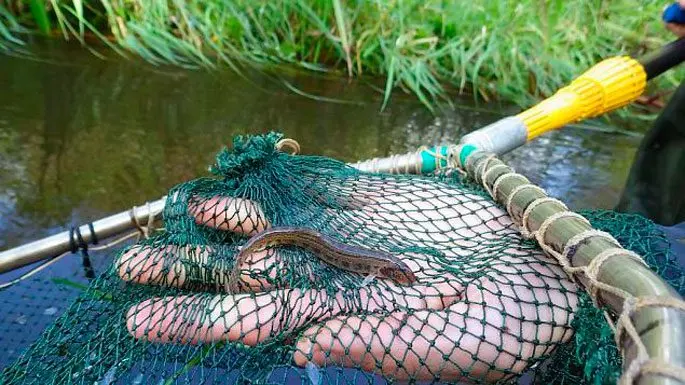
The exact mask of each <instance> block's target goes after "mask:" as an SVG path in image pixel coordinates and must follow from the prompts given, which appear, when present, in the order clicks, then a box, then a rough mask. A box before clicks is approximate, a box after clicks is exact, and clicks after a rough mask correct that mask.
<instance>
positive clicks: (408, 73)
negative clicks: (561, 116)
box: [0, 0, 674, 106]
mask: <svg viewBox="0 0 685 385" xmlns="http://www.w3.org/2000/svg"><path fill="white" fill-rule="evenodd" d="M44 1H45V4H47V13H48V16H49V19H48V20H47V21H40V20H37V18H36V19H31V18H29V17H27V16H26V13H27V12H28V11H29V10H28V9H12V10H11V11H12V13H13V14H14V15H15V17H17V18H18V19H20V20H21V21H22V24H24V25H26V26H30V27H32V28H34V29H36V30H40V29H42V28H43V26H44V25H45V23H46V22H47V23H50V21H52V22H53V24H54V25H56V27H54V28H56V29H57V30H58V31H59V34H60V35H61V36H62V37H63V38H65V39H74V38H75V39H77V40H78V41H81V42H85V40H86V39H85V36H86V35H95V36H97V37H98V38H99V39H101V40H102V41H104V42H105V43H106V44H108V45H109V46H110V47H112V48H113V49H115V50H117V52H119V53H120V54H122V55H137V56H140V57H142V58H144V59H145V60H148V61H149V62H152V63H171V64H175V65H180V66H204V67H218V66H225V65H229V66H235V65H236V63H247V64H252V65H255V64H256V65H269V64H283V63H286V64H292V65H296V66H300V67H303V68H306V69H308V70H313V71H326V72H339V73H340V74H341V75H347V76H362V75H373V76H381V77H383V78H384V79H385V87H384V88H383V92H384V96H385V102H387V101H388V100H389V99H390V98H391V95H392V92H393V91H394V90H396V89H397V88H398V87H399V88H401V89H403V90H405V91H407V92H412V93H414V94H415V95H416V96H417V97H418V98H419V99H420V100H421V101H422V102H423V103H425V104H426V105H427V106H432V105H434V103H435V102H436V101H439V100H441V99H445V98H447V95H452V92H453V91H460V92H466V91H468V92H471V93H472V94H473V95H474V98H476V99H479V100H490V99H492V98H494V97H499V98H504V99H506V100H510V101H514V102H517V103H521V104H528V103H530V102H532V101H533V100H534V99H539V98H540V97H543V96H546V95H549V94H551V93H552V92H553V91H554V90H556V89H557V88H558V87H559V86H560V85H562V84H564V83H566V82H567V81H568V80H570V79H571V78H572V77H573V76H574V75H577V74H579V73H580V72H582V71H583V70H584V69H586V68H588V67H589V66H591V65H592V64H593V63H595V62H597V61H598V60H600V59H601V58H604V57H607V56H612V55H616V54H619V53H628V54H631V55H640V54H641V53H643V52H645V51H647V50H651V49H656V48H658V47H659V46H660V45H662V44H664V43H665V42H666V41H668V40H669V39H670V37H669V36H668V34H667V33H666V32H665V31H664V29H663V26H662V25H661V22H660V12H661V8H662V7H663V5H664V2H663V0H659V1H655V0H645V1H639V0H576V1H568V0H517V1H514V0H508V1H474V0H466V1H465V0H364V1H362V0H359V1H353V0H347V1H342V0H187V1H184V0H166V1H145V0H97V1H95V0H71V1H66V0H63V1H60V0H44ZM15 8H16V7H15ZM5 12H7V10H5ZM0 14H1V13H0ZM2 20H3V19H2V18H1V16H0V36H2V37H3V38H5V39H7V38H6V35H5V34H3V33H2V31H3V29H2V27H3V24H2ZM5 29H7V28H6V27H5ZM53 32H55V31H53ZM84 44H85V43H84ZM673 81H674V79H673V78H672V77H671V78H670V79H666V80H663V79H662V80H661V83H660V86H661V87H667V86H668V85H669V84H670V83H672V82H673Z"/></svg>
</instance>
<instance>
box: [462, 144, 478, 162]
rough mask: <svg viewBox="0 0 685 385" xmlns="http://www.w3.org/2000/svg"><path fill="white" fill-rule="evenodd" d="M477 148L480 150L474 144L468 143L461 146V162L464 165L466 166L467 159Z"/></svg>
mask: <svg viewBox="0 0 685 385" xmlns="http://www.w3.org/2000/svg"><path fill="white" fill-rule="evenodd" d="M476 150H478V148H476V146H474V145H472V144H466V145H464V147H462V148H461V152H460V153H459V163H461V166H462V167H466V159H467V158H468V157H469V155H471V154H472V153H473V152H474V151H476Z"/></svg>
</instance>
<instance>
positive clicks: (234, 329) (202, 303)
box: [126, 287, 425, 345]
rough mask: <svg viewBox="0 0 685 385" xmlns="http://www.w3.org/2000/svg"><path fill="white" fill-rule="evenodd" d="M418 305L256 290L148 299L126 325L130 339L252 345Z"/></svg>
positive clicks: (383, 296) (416, 301)
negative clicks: (338, 319)
mask: <svg viewBox="0 0 685 385" xmlns="http://www.w3.org/2000/svg"><path fill="white" fill-rule="evenodd" d="M400 306H401V307H402V308H404V309H422V308H423V306H425V301H422V300H421V299H420V298H418V297H414V296H406V297H403V296H393V295H392V293H389V292H385V291H382V290H380V289H378V288H369V287H364V288H361V289H359V290H355V291H338V292H336V293H334V294H330V293H329V292H328V291H327V290H325V289H322V290H300V289H282V290H274V291H270V292H266V293H258V294H235V295H206V294H205V295H194V296H182V297H165V298H153V299H150V300H147V301H144V302H142V303H140V304H138V305H135V306H133V307H131V308H130V309H129V311H128V313H127V316H126V320H127V322H126V323H127V327H128V330H129V332H130V333H131V334H132V335H133V336H134V337H136V338H142V339H147V340H150V341H156V342H180V343H199V342H216V341H220V340H228V341H239V342H242V343H244V344H247V345H255V344H257V343H259V342H263V341H265V340H267V339H270V338H273V337H275V336H278V335H281V334H282V333H289V332H292V331H293V330H295V329H296V328H300V327H303V326H305V325H307V324H310V323H313V322H320V321H321V320H324V319H328V318H331V317H334V316H337V315H340V314H351V313H358V312H360V311H367V312H378V311H392V310H394V309H396V308H398V307H400Z"/></svg>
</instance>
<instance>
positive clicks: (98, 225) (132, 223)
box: [0, 198, 166, 273]
mask: <svg viewBox="0 0 685 385" xmlns="http://www.w3.org/2000/svg"><path fill="white" fill-rule="evenodd" d="M165 201H166V198H162V199H160V200H157V201H154V202H151V203H148V204H145V205H143V206H140V207H133V208H132V209H130V210H127V211H123V212H120V213H118V214H114V215H112V216H109V217H106V218H103V219H100V220H97V221H95V222H93V223H92V226H93V231H94V232H95V234H93V233H92V232H91V229H90V226H88V225H82V226H79V227H78V231H80V233H81V236H82V238H83V241H84V242H85V243H91V242H93V240H94V239H95V238H98V239H104V238H107V237H111V236H115V235H118V234H121V233H123V232H126V231H129V230H132V229H135V228H136V226H137V223H146V222H147V220H148V218H149V217H150V216H152V217H153V218H155V219H159V218H161V214H162V210H164V203H165ZM74 234H75V231H64V232H61V233H59V234H55V235H53V236H50V237H47V238H44V239H41V240H38V241H34V242H31V243H27V244H25V245H22V246H19V247H16V248H14V249H10V250H6V251H3V252H1V253H0V273H4V272H7V271H10V270H14V269H17V268H19V267H22V266H26V265H29V264H31V263H34V262H38V261H40V260H43V259H48V258H52V257H55V256H57V255H60V254H62V253H66V252H67V251H70V250H71V249H72V246H73V245H74V243H78V240H76V239H73V238H74Z"/></svg>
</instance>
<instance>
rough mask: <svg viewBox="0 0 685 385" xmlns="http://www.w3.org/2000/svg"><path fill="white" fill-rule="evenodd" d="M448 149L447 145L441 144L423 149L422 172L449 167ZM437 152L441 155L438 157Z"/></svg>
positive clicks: (426, 172)
mask: <svg viewBox="0 0 685 385" xmlns="http://www.w3.org/2000/svg"><path fill="white" fill-rule="evenodd" d="M447 149H448V147H447V146H439V147H433V148H429V149H427V150H423V151H421V173H423V174H428V173H431V172H433V171H435V170H436V169H439V168H445V167H447ZM435 154H438V155H439V156H438V157H436V156H435Z"/></svg>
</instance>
